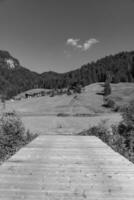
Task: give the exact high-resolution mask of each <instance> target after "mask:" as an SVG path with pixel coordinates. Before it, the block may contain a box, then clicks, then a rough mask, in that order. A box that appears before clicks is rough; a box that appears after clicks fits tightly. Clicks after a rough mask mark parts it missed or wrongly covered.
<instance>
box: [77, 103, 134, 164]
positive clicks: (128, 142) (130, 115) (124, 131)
mask: <svg viewBox="0 0 134 200" xmlns="http://www.w3.org/2000/svg"><path fill="white" fill-rule="evenodd" d="M122 118H123V119H122V121H121V122H120V123H119V124H118V125H112V127H111V129H108V128H107V126H106V123H105V121H102V122H101V123H100V124H99V125H97V126H93V127H91V128H90V129H89V130H88V131H86V132H84V133H83V132H82V133H80V134H81V135H95V136H97V137H99V138H100V139H101V140H102V141H104V142H106V143H107V144H108V145H109V146H111V147H112V148H113V149H114V150H115V151H117V152H119V153H120V154H122V155H123V156H125V157H126V158H127V159H129V160H130V161H132V162H134V102H131V103H130V105H128V106H127V107H126V109H124V111H123V113H122Z"/></svg>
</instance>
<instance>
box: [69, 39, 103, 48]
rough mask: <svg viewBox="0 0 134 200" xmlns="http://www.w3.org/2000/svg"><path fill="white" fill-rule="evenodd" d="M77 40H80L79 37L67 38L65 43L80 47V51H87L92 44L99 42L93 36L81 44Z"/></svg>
mask: <svg viewBox="0 0 134 200" xmlns="http://www.w3.org/2000/svg"><path fill="white" fill-rule="evenodd" d="M79 41H80V39H73V38H69V39H67V42H66V44H67V45H70V46H72V47H75V48H77V49H80V50H82V51H87V50H88V49H90V48H91V47H92V45H94V44H96V43H98V42H99V41H98V40H97V39H95V38H91V39H89V40H87V41H85V42H84V43H83V44H79Z"/></svg>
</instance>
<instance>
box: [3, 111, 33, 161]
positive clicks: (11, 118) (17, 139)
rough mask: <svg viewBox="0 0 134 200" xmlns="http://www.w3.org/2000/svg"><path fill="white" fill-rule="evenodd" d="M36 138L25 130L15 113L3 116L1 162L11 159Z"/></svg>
mask: <svg viewBox="0 0 134 200" xmlns="http://www.w3.org/2000/svg"><path fill="white" fill-rule="evenodd" d="M36 136H37V135H32V134H31V133H30V132H29V131H26V130H25V127H24V125H23V123H22V121H21V119H20V118H19V116H18V115H17V114H16V113H15V112H13V113H5V114H3V116H2V117H1V118H0V161H3V160H5V159H7V158H9V157H10V156H11V155H13V154H14V153H15V152H16V151H17V150H19V149H20V148H21V147H22V146H24V145H25V144H27V143H29V142H30V141H31V140H32V139H34V138H35V137H36Z"/></svg>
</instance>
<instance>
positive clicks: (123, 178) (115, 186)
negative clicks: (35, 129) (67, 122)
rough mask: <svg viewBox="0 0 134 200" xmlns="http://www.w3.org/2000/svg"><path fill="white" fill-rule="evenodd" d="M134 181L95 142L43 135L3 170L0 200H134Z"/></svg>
mask: <svg viewBox="0 0 134 200" xmlns="http://www.w3.org/2000/svg"><path fill="white" fill-rule="evenodd" d="M133 175H134V165H133V164H132V163H130V162H129V161H127V160H126V159H125V158H123V157H122V156H120V155H119V154H117V153H115V152H114V151H113V150H111V149H110V147H108V146H107V145H106V144H104V143H102V142H101V141H100V140H99V139H98V138H96V137H88V136H69V135H68V136H67V135H66V136H65V135H64V136H61V135H46V136H43V135H41V136H39V137H38V138H37V139H35V140H34V141H33V142H32V143H31V144H29V145H28V146H26V147H25V148H23V149H22V150H20V151H19V152H18V153H17V154H16V155H14V156H13V157H12V158H11V159H10V160H8V162H6V163H4V164H3V165H2V166H0V199H1V200H85V199H88V200H105V199H106V200H115V199H116V200H130V199H132V200H133V199H134V190H133V185H134V176H133Z"/></svg>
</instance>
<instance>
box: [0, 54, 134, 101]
mask: <svg viewBox="0 0 134 200" xmlns="http://www.w3.org/2000/svg"><path fill="white" fill-rule="evenodd" d="M107 72H109V73H110V74H111V77H112V82H113V83H118V82H133V81H134V51H131V52H121V53H119V54H116V55H110V56H107V57H105V58H102V59H99V60H98V61H96V62H92V63H88V64H86V65H83V66H82V67H81V68H79V69H77V70H74V71H70V72H66V73H62V74H60V73H56V72H51V71H50V72H44V73H42V74H38V73H36V72H32V71H30V70H28V69H26V68H24V67H22V66H21V65H20V63H19V61H18V60H17V59H16V58H14V57H12V56H11V55H10V53H8V52H7V51H0V94H1V95H4V96H5V97H6V98H8V99H9V98H11V97H13V96H15V95H17V94H18V93H21V92H24V91H26V90H29V89H33V88H47V89H52V88H70V87H72V86H74V85H76V84H79V85H82V86H86V85H89V84H91V83H95V82H104V81H105V79H106V74H107Z"/></svg>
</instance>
